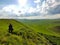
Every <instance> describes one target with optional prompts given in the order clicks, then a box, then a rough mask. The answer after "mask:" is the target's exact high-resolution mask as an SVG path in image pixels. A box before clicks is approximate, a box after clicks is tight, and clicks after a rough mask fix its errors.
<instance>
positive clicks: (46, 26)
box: [18, 19, 60, 45]
mask: <svg viewBox="0 0 60 45" xmlns="http://www.w3.org/2000/svg"><path fill="white" fill-rule="evenodd" d="M18 21H21V22H22V23H24V24H26V25H27V26H29V27H30V28H32V29H34V30H35V31H36V32H39V33H43V34H46V35H44V37H45V38H46V39H47V40H49V41H50V42H51V43H52V42H54V43H56V45H60V43H59V42H60V31H58V30H55V29H54V27H56V26H60V20H59V19H58V20H57V19H56V20H18ZM59 30H60V29H59Z"/></svg>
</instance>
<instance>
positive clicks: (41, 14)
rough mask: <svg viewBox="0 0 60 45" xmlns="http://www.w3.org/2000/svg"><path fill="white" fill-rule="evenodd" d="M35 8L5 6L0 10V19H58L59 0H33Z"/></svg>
mask: <svg viewBox="0 0 60 45" xmlns="http://www.w3.org/2000/svg"><path fill="white" fill-rule="evenodd" d="M34 3H36V4H37V5H36V7H33V6H31V7H28V6H27V7H24V8H21V7H20V6H17V5H7V6H5V7H3V8H2V9H0V10H1V11H0V18H4V17H5V18H8V17H10V18H20V19H57V18H60V0H34Z"/></svg>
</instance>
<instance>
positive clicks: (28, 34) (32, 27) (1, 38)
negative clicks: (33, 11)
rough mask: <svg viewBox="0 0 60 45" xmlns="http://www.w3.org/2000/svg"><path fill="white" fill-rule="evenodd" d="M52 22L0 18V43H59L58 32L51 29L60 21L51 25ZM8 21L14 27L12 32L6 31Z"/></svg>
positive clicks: (35, 44)
mask: <svg viewBox="0 0 60 45" xmlns="http://www.w3.org/2000/svg"><path fill="white" fill-rule="evenodd" d="M58 21H59V20H58ZM52 22H57V20H56V21H52ZM52 22H50V21H48V20H18V21H17V20H12V19H0V45H54V44H55V45H60V43H59V42H60V35H59V34H60V33H58V31H57V32H56V31H54V30H53V29H52V28H53V27H55V26H58V25H60V23H57V24H54V23H53V25H52ZM10 23H11V24H12V25H13V29H14V30H13V33H12V34H11V33H8V26H9V24H10ZM47 28H48V29H47ZM50 29H51V30H50Z"/></svg>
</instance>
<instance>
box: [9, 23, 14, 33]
mask: <svg viewBox="0 0 60 45" xmlns="http://www.w3.org/2000/svg"><path fill="white" fill-rule="evenodd" d="M12 32H13V27H12V24H10V25H9V33H12Z"/></svg>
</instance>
